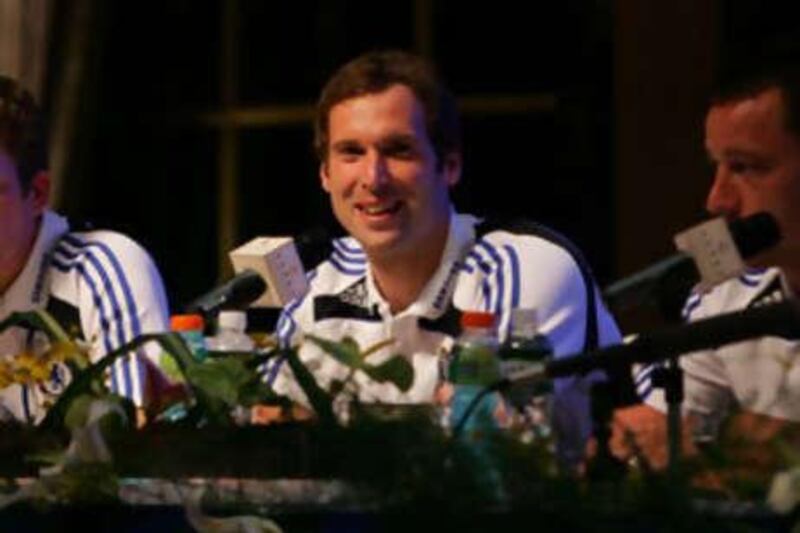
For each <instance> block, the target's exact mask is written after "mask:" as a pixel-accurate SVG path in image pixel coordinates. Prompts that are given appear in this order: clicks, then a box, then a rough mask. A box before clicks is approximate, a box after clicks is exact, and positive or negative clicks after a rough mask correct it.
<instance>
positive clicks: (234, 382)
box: [186, 357, 251, 407]
mask: <svg viewBox="0 0 800 533" xmlns="http://www.w3.org/2000/svg"><path fill="white" fill-rule="evenodd" d="M186 378H187V379H188V380H189V382H190V383H192V384H193V385H194V386H195V387H196V388H199V389H201V390H202V391H203V392H205V393H206V394H207V395H208V396H209V397H212V398H216V399H219V400H221V401H223V402H224V403H225V404H226V405H228V406H230V407H234V406H235V405H237V402H238V399H239V388H240V387H241V386H242V385H244V384H245V383H247V382H248V381H249V380H250V378H251V373H250V372H248V371H247V369H246V368H245V367H244V364H243V363H242V362H241V361H239V360H238V359H236V358H235V357H229V358H219V359H213V360H209V361H206V362H205V363H203V364H200V365H194V366H192V367H190V368H188V369H187V370H186Z"/></svg>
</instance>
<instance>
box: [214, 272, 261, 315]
mask: <svg viewBox="0 0 800 533" xmlns="http://www.w3.org/2000/svg"><path fill="white" fill-rule="evenodd" d="M228 283H229V284H230V289H231V291H230V296H229V297H228V298H227V299H226V300H225V303H224V305H223V306H222V307H223V308H227V309H236V308H240V307H245V306H247V305H249V304H251V303H252V302H255V301H256V300H258V299H259V298H260V297H261V295H262V294H264V291H266V290H267V283H266V282H265V281H264V278H262V277H261V275H260V274H259V273H258V272H256V271H255V270H251V269H249V268H248V269H246V270H243V271H242V272H240V273H238V274H236V275H235V276H234V277H233V278H232V279H231V280H230V281H229V282H228Z"/></svg>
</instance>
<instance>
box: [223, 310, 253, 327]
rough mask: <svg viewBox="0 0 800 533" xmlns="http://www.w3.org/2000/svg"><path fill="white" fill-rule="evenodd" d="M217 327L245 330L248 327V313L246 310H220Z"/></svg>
mask: <svg viewBox="0 0 800 533" xmlns="http://www.w3.org/2000/svg"><path fill="white" fill-rule="evenodd" d="M217 327H219V328H226V329H236V330H239V331H244V330H245V329H246V328H247V313H245V312H244V311H220V312H219V316H218V317H217Z"/></svg>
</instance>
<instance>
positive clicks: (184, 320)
mask: <svg viewBox="0 0 800 533" xmlns="http://www.w3.org/2000/svg"><path fill="white" fill-rule="evenodd" d="M170 327H171V328H172V331H191V330H195V329H199V330H202V329H203V328H205V321H203V317H202V316H200V315H172V318H171V319H170Z"/></svg>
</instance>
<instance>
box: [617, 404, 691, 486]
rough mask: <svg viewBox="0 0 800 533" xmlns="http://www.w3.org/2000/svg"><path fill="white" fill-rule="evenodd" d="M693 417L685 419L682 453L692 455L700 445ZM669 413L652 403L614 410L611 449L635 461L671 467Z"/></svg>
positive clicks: (629, 460)
mask: <svg viewBox="0 0 800 533" xmlns="http://www.w3.org/2000/svg"><path fill="white" fill-rule="evenodd" d="M691 425H692V422H691V420H689V419H684V424H683V430H682V450H681V451H682V454H683V456H684V457H692V456H694V455H696V454H697V448H696V447H695V446H694V444H693V443H692V439H691ZM667 443H668V435H667V417H666V416H665V415H664V413H661V412H660V411H657V410H655V409H653V408H652V407H650V406H648V405H635V406H632V407H626V408H624V409H617V410H616V411H615V412H614V421H613V426H612V433H611V442H610V447H611V453H612V454H613V455H614V456H615V457H617V458H618V459H621V460H623V461H628V462H631V463H635V462H639V461H641V460H644V461H646V462H647V464H648V465H649V467H650V468H652V469H654V470H662V469H664V468H666V467H667V460H668V455H669V450H668V444H667Z"/></svg>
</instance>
